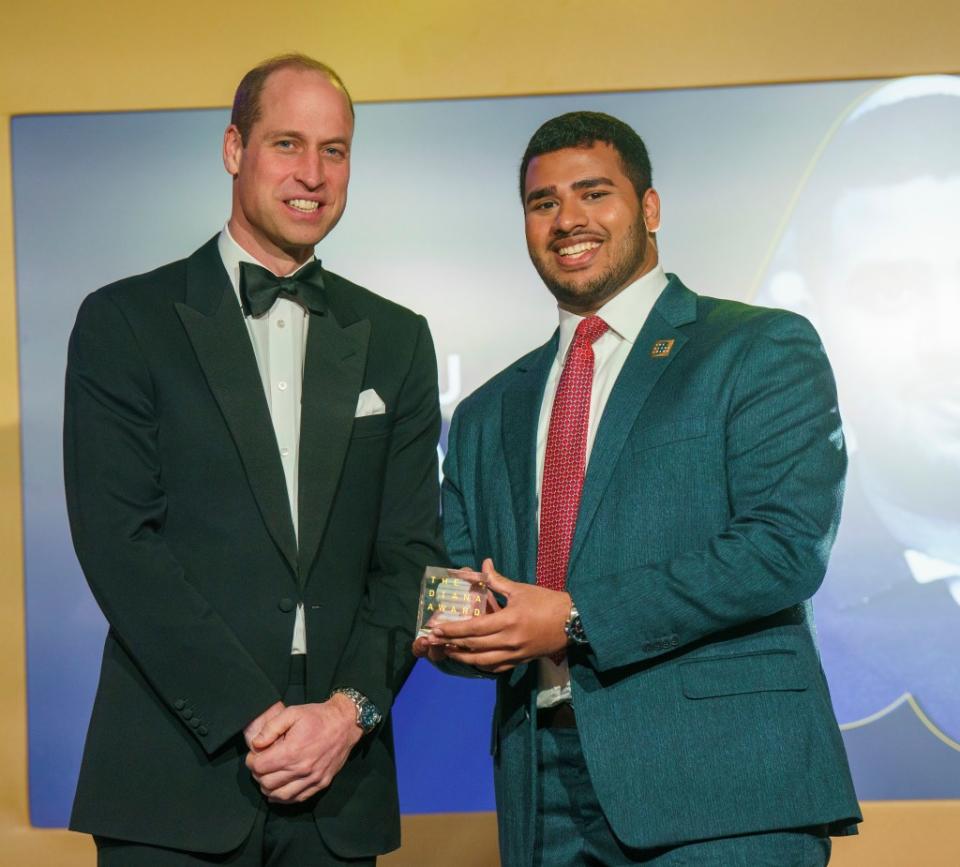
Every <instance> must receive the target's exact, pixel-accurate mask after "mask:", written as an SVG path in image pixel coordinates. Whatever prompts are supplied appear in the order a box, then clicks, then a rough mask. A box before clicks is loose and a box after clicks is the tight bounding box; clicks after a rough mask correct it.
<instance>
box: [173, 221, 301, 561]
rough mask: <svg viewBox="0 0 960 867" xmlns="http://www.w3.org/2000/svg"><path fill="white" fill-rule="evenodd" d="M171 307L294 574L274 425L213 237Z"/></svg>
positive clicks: (293, 552)
mask: <svg viewBox="0 0 960 867" xmlns="http://www.w3.org/2000/svg"><path fill="white" fill-rule="evenodd" d="M175 306H176V310H177V314H178V315H179V317H180V321H181V322H182V323H183V327H184V328H185V329H186V332H187V336H188V337H189V338H190V342H191V343H192V344H193V348H194V351H195V352H196V354H197V360H198V362H199V363H200V367H201V368H202V369H203V373H204V376H206V378H207V383H208V384H209V386H210V390H211V391H212V392H213V396H214V399H215V400H216V401H217V404H218V405H219V407H220V411H221V413H223V417H224V420H225V421H226V423H227V427H228V428H229V430H230V434H231V436H232V437H233V440H234V442H235V443H236V446H237V451H238V452H239V453H240V459H241V461H242V462H243V467H244V469H245V471H246V473H247V478H248V479H249V480H250V487H251V489H252V490H253V495H254V497H255V498H256V501H257V506H258V507H259V509H260V514H261V516H262V518H263V522H264V524H265V525H266V527H267V530H268V531H269V533H270V535H271V537H272V538H273V541H274V542H275V543H276V545H277V547H278V548H279V549H280V551H281V552H282V553H283V556H284V557H285V558H286V560H287V562H288V563H289V564H290V568H291V569H292V570H293V571H294V572H296V569H297V540H296V536H295V535H294V531H293V521H292V519H291V516H290V503H289V501H288V499H287V486H286V482H285V480H284V476H283V467H282V465H281V463H280V454H279V451H278V449H277V439H276V436H275V434H274V432H273V422H272V421H271V420H270V410H269V408H268V407H267V400H266V397H265V396H264V393H263V385H262V383H261V379H260V373H259V371H258V369H257V361H256V358H255V356H254V354H253V346H252V344H251V343H250V335H249V333H248V332H247V329H246V327H245V325H244V322H243V314H242V312H241V310H240V304H239V303H238V301H237V298H236V295H235V294H234V291H233V287H232V286H231V285H230V279H229V277H227V272H226V271H225V270H224V268H223V263H222V262H221V260H220V254H219V252H218V251H217V240H216V238H214V239H213V240H212V241H210V242H208V243H207V244H205V245H204V246H203V247H201V248H200V249H199V250H198V251H197V252H196V253H194V255H193V256H191V257H190V259H189V260H188V261H187V290H186V297H185V300H184V302H179V303H177V304H176V305H175Z"/></svg>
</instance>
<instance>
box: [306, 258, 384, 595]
mask: <svg viewBox="0 0 960 867" xmlns="http://www.w3.org/2000/svg"><path fill="white" fill-rule="evenodd" d="M332 280H333V278H331V277H329V276H328V278H327V292H326V296H327V301H328V303H329V305H330V306H329V309H328V310H327V311H326V313H324V314H316V313H314V314H312V315H311V316H310V329H309V331H308V333H307V351H306V357H305V359H304V371H303V398H302V401H301V410H300V475H299V483H298V490H299V504H298V506H299V512H300V557H299V574H300V576H301V581H305V580H306V576H307V575H308V574H309V572H310V566H311V564H312V563H313V559H314V557H315V556H316V554H317V549H318V548H319V546H320V540H321V539H322V538H323V532H324V528H325V527H326V524H327V518H328V516H329V514H330V507H331V506H332V504H333V498H334V494H335V493H336V490H337V486H338V484H339V481H340V473H341V471H342V469H343V462H344V458H345V457H346V454H347V447H348V446H349V444H350V434H351V432H352V430H353V419H354V416H355V414H356V410H357V398H358V397H359V395H360V387H361V385H362V384H363V375H364V370H365V368H366V363H367V344H368V342H369V340H370V320H368V319H358V318H357V315H356V313H355V312H354V310H353V308H352V306H351V305H350V303H349V299H348V298H346V297H345V296H343V295H342V294H340V293H339V292H338V291H337V289H336V288H335V287H334V286H331V283H332Z"/></svg>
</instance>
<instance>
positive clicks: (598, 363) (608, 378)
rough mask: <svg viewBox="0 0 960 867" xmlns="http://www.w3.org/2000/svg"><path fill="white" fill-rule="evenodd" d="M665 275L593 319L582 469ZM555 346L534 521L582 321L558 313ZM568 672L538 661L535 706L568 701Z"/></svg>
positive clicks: (626, 293)
mask: <svg viewBox="0 0 960 867" xmlns="http://www.w3.org/2000/svg"><path fill="white" fill-rule="evenodd" d="M667 282H668V281H667V275H666V274H665V273H664V271H663V267H662V266H661V265H660V264H659V263H658V264H657V265H655V266H654V268H653V269H652V270H651V271H648V272H647V273H646V274H644V275H643V276H642V277H641V278H640V279H639V280H635V281H634V282H633V283H631V284H630V285H629V286H627V287H626V288H625V289H623V290H622V291H620V292H619V293H617V294H616V295H614V297H613V298H611V299H610V300H609V301H608V302H607V303H606V304H604V305H603V307H601V308H600V309H599V310H598V311H597V313H596V315H597V316H599V317H601V318H602V319H603V321H604V322H606V323H607V325H608V326H609V328H608V330H607V331H606V332H605V333H604V334H603V335H601V336H600V337H599V338H598V339H597V341H596V343H594V344H593V358H594V361H593V389H592V391H591V393H590V420H589V423H588V427H587V456H586V457H587V464H589V461H590V452H591V450H592V449H593V441H594V439H595V438H596V435H597V427H598V426H599V424H600V418H601V417H602V415H603V410H604V408H605V407H606V405H607V399H608V398H609V397H610V392H611V391H612V390H613V386H614V384H615V383H616V381H617V377H618V376H619V375H620V371H621V370H622V369H623V365H624V362H625V361H626V360H627V356H628V355H629V354H630V350H631V349H633V344H634V343H635V342H636V340H637V337H638V336H639V334H640V329H641V328H643V325H644V323H645V322H646V321H647V317H648V316H649V315H650V311H651V310H652V309H653V305H654V304H655V303H656V300H657V298H659V297H660V293H661V292H663V290H664V289H665V288H666V285H667ZM559 313H560V343H559V346H558V347H557V357H556V358H555V359H554V361H553V365H552V366H551V368H550V375H549V376H548V377H547V386H546V389H545V390H544V393H543V403H542V404H541V405H540V420H539V423H538V425H537V491H538V497H537V522H538V524H539V518H540V498H539V491H540V489H541V487H542V485H543V461H544V456H545V454H546V450H547V434H548V432H549V429H550V413H551V412H552V411H553V400H554V398H555V397H556V393H557V386H558V385H559V383H560V374H561V372H562V371H563V365H564V364H565V363H566V359H567V354H568V353H569V351H570V344H571V343H573V335H574V332H575V331H576V330H577V326H578V325H579V324H580V322H581V321H582V320H583V319H584V317H583V316H578V315H577V314H576V313H570V312H568V311H566V310H560V311H559ZM570 697H571V694H570V670H569V668H568V667H567V662H566V660H564V661H563V662H561V663H560V664H559V665H557V664H556V663H554V662H553V661H552V660H551V659H549V658H546V657H544V658H542V659H540V660H539V686H538V692H537V707H552V706H553V705H556V704H559V703H560V702H563V701H569V700H570Z"/></svg>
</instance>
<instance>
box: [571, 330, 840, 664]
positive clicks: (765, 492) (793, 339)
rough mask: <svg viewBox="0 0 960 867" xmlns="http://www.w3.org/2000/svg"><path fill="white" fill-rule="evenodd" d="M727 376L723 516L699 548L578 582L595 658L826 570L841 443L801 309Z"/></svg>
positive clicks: (706, 622)
mask: <svg viewBox="0 0 960 867" xmlns="http://www.w3.org/2000/svg"><path fill="white" fill-rule="evenodd" d="M735 377H736V378H735V382H734V386H733V392H732V397H731V400H730V405H729V408H728V410H727V415H726V421H725V431H726V476H727V494H728V499H729V504H730V505H729V508H730V518H729V521H728V523H727V525H726V527H725V528H724V529H723V531H722V532H720V533H719V534H717V535H715V536H713V537H712V538H710V539H709V540H708V541H707V543H706V544H704V545H702V546H700V547H698V548H697V549H696V550H691V551H686V552H683V553H681V554H679V555H677V556H675V557H672V558H671V559H669V560H667V561H665V562H657V563H649V564H642V565H637V566H636V567H633V568H628V569H625V570H623V571H621V572H618V573H616V574H612V575H597V576H596V577H595V579H591V580H589V581H584V582H583V583H582V585H581V586H580V587H578V590H577V593H576V603H577V607H578V609H579V611H580V615H581V618H582V620H583V625H584V628H585V631H586V635H587V638H588V640H589V642H590V656H589V658H590V660H591V662H592V664H594V665H595V667H597V668H598V669H601V670H607V669H613V668H617V667H620V666H624V665H628V664H631V663H635V662H638V661H642V660H645V659H648V658H651V657H655V656H657V655H659V654H662V653H664V652H665V651H671V650H674V649H675V648H677V647H682V646H684V645H687V644H689V643H690V642H694V641H697V640H698V639H702V638H704V637H705V636H708V635H710V634H712V633H716V632H719V631H722V630H724V629H728V628H732V627H736V626H739V625H742V624H745V623H748V622H750V621H753V620H758V619H760V618H763V617H767V616H770V615H772V614H775V613H776V612H779V611H782V610H784V609H787V608H789V607H790V606H793V605H796V604H798V603H801V602H804V601H805V600H807V599H809V598H810V597H811V596H812V595H813V594H814V592H815V591H816V590H817V588H818V587H819V586H820V583H821V581H822V580H823V576H824V573H825V571H826V565H827V559H828V556H829V552H830V547H831V545H832V543H833V538H834V536H835V534H836V528H837V524H838V522H839V517H840V505H841V500H842V495H843V480H844V475H845V472H846V452H845V449H844V444H843V434H842V431H841V425H840V415H839V411H838V408H837V396H836V388H835V385H834V380H833V374H832V372H831V370H830V365H829V363H828V361H827V358H826V355H825V353H824V351H823V347H822V346H821V344H820V340H819V338H818V336H817V334H816V332H815V331H814V329H813V327H812V326H811V325H810V324H809V323H808V322H807V321H806V320H805V319H803V318H802V317H799V316H796V315H794V314H788V313H781V314H779V315H777V316H776V317H774V318H773V319H770V320H768V321H767V323H766V325H765V327H764V329H763V330H762V332H760V333H759V334H757V335H756V336H754V337H753V338H752V342H751V345H750V346H749V348H748V350H747V351H746V352H745V354H744V356H743V358H742V360H741V362H740V365H739V369H738V370H737V371H736V372H735Z"/></svg>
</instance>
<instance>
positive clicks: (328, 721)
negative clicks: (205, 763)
mask: <svg viewBox="0 0 960 867" xmlns="http://www.w3.org/2000/svg"><path fill="white" fill-rule="evenodd" d="M362 735H363V731H362V730H361V729H360V726H358V725H357V710H356V706H355V705H354V703H353V702H352V701H350V699H349V698H347V697H346V696H344V695H340V694H334V695H333V696H331V697H330V699H329V700H327V701H325V702H321V703H319V704H298V705H292V706H290V707H288V708H286V709H285V710H283V711H281V712H280V713H279V714H277V715H276V716H274V717H271V718H270V719H269V720H268V721H267V722H266V724H265V725H264V726H263V729H262V730H261V732H260V734H258V735H257V736H256V737H255V738H254V739H253V742H252V745H251V746H252V749H251V751H250V752H249V753H247V767H248V768H249V769H250V772H251V773H252V774H253V778H254V779H255V780H256V781H257V782H258V783H259V784H260V790H261V791H262V792H263V794H264V795H266V796H267V799H268V800H269V801H273V802H275V803H280V804H294V803H300V802H302V801H306V800H307V798H310V797H312V796H313V795H315V794H316V793H317V792H319V791H321V790H323V789H325V788H327V787H328V786H329V785H330V783H331V782H333V778H334V777H335V776H336V775H337V773H338V772H339V771H340V769H341V768H342V767H343V766H344V764H345V763H346V761H347V757H348V756H349V755H350V751H351V750H352V749H353V747H354V746H355V745H356V743H357V741H359V740H360V738H361V736H362Z"/></svg>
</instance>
